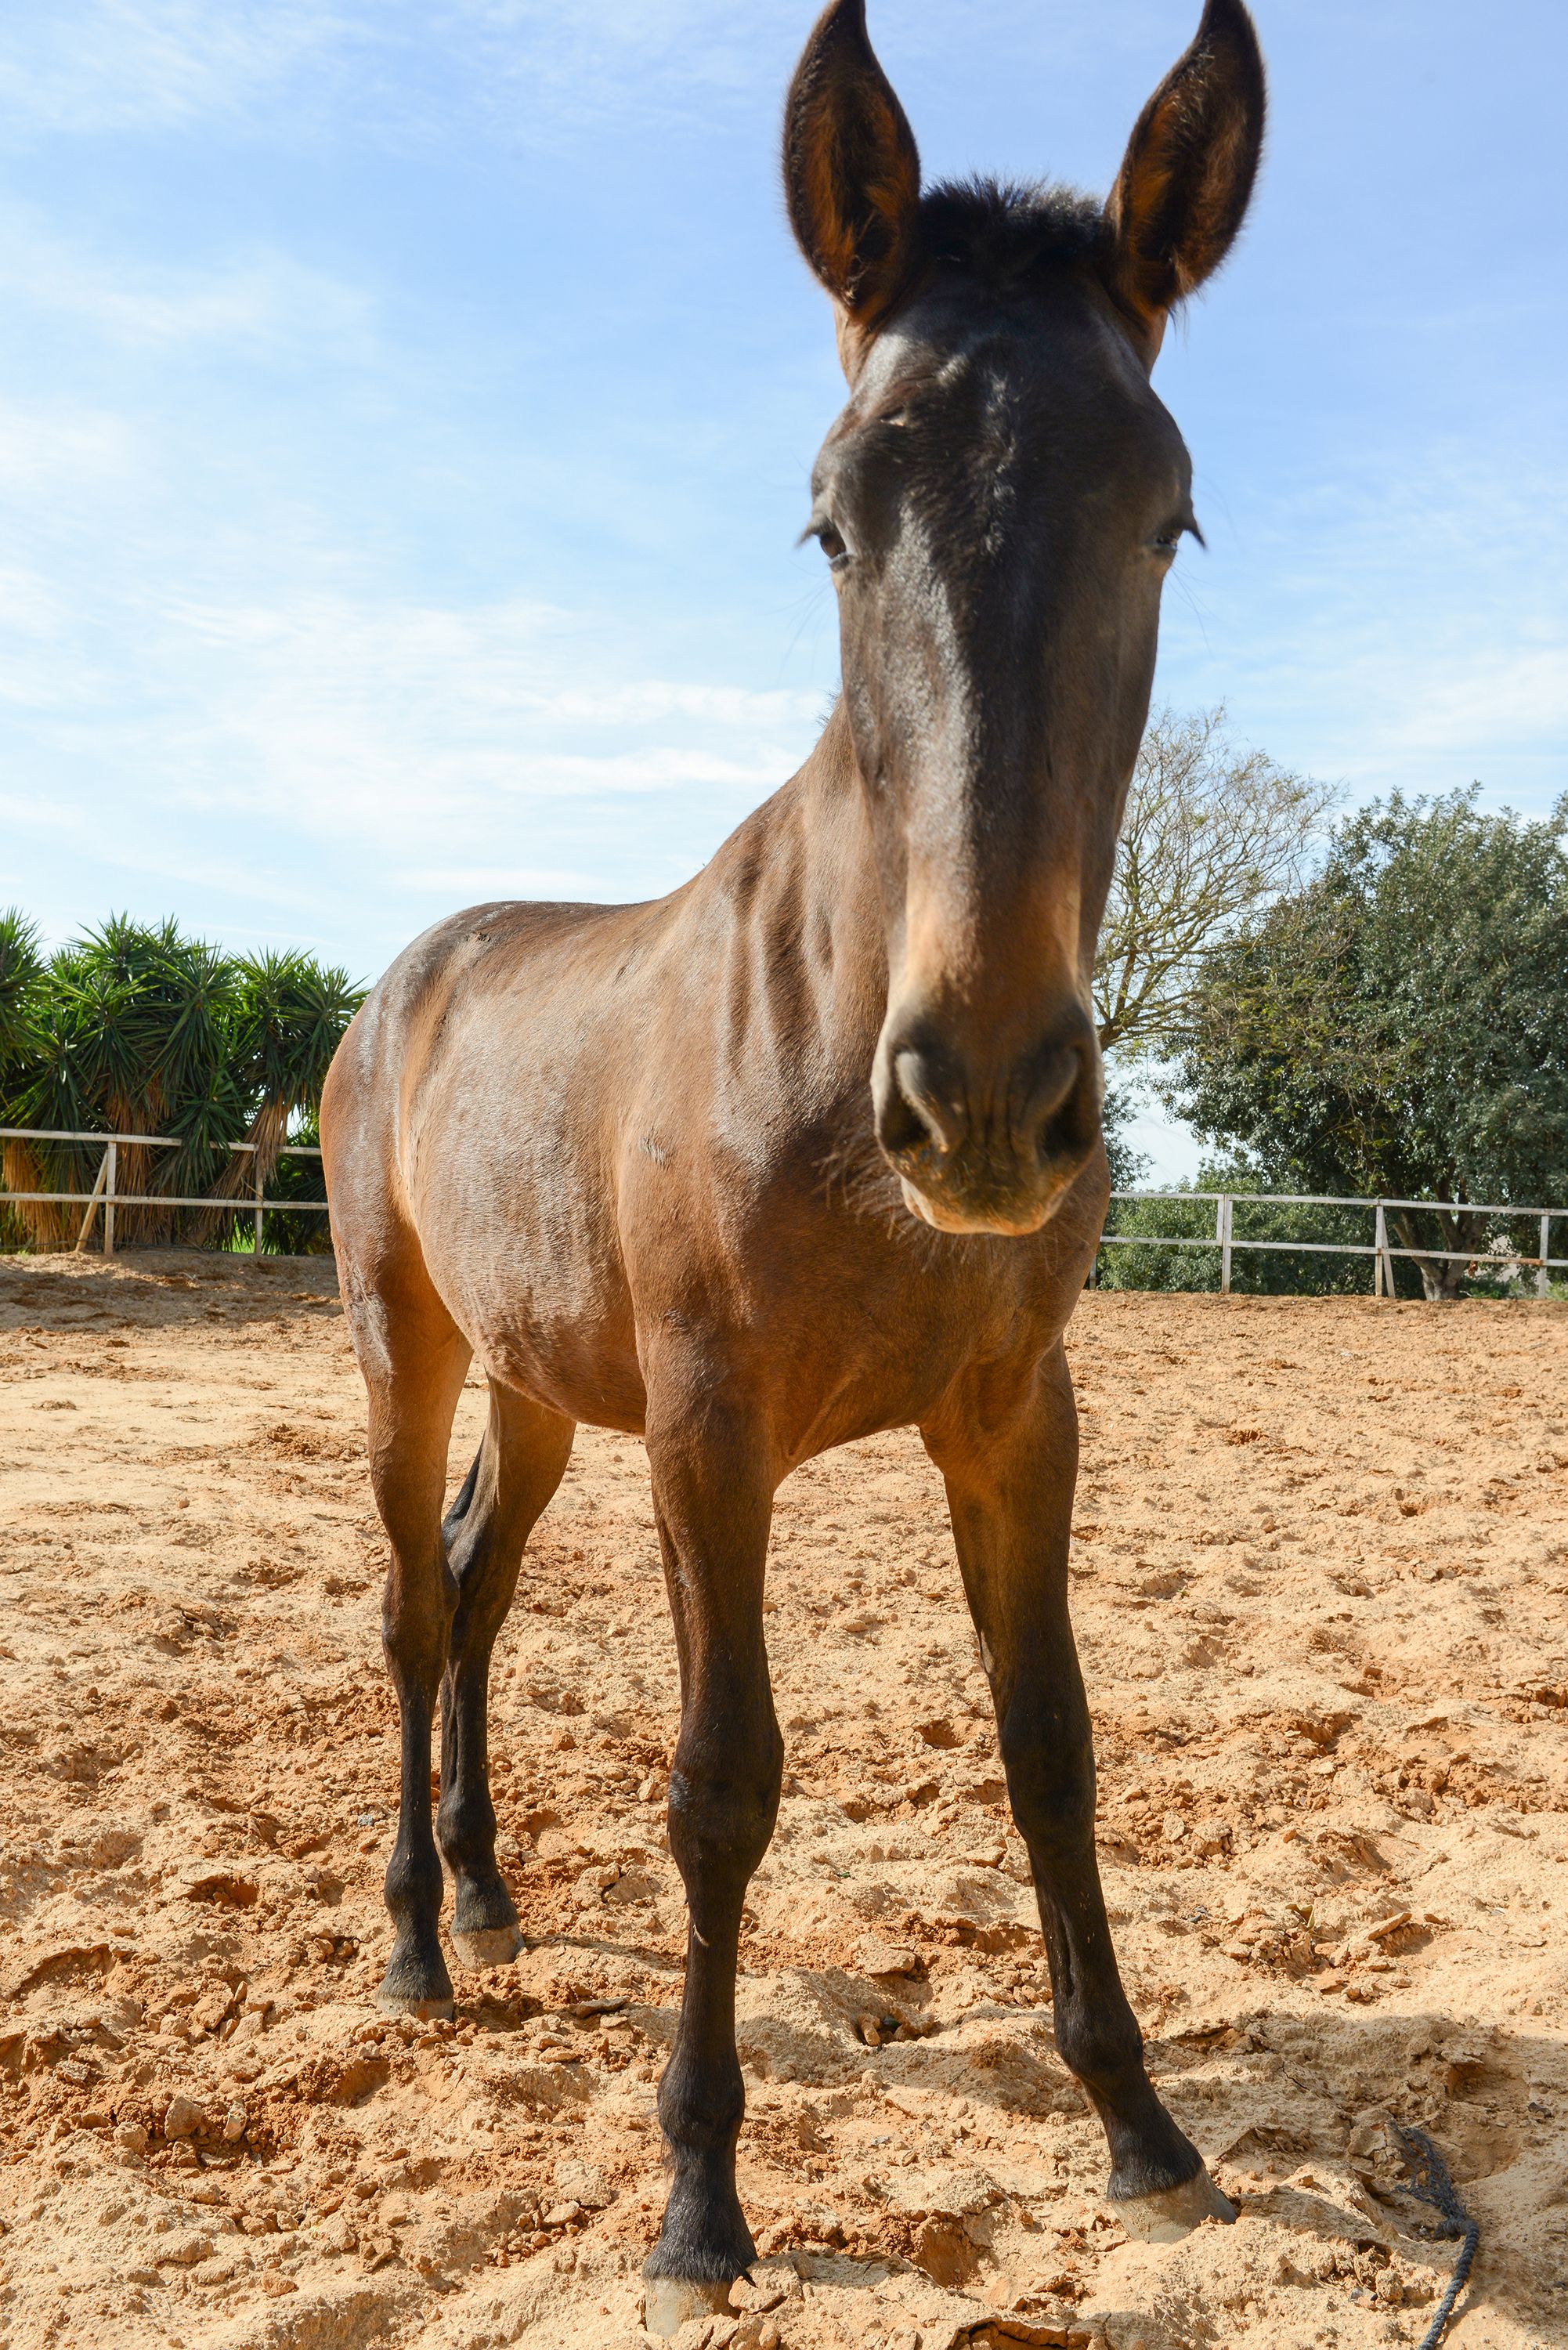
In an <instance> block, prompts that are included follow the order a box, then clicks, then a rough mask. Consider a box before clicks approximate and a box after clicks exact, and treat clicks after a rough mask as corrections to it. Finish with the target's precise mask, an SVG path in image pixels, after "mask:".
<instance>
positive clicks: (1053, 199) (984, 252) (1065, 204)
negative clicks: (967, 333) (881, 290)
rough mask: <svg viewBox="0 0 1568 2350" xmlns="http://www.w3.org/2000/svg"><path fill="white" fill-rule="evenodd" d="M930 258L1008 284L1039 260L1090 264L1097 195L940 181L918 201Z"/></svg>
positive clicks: (1097, 233)
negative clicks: (954, 263)
mask: <svg viewBox="0 0 1568 2350" xmlns="http://www.w3.org/2000/svg"><path fill="white" fill-rule="evenodd" d="M919 234H920V243H921V246H922V248H923V250H924V253H925V255H926V258H927V260H928V261H932V262H936V261H953V262H957V263H958V264H959V265H960V266H961V267H963V268H966V269H971V270H972V271H974V273H975V274H976V275H977V276H980V277H981V278H983V279H985V280H986V281H987V282H988V283H990V284H992V285H997V286H1006V285H1010V284H1012V282H1013V281H1014V280H1015V279H1017V278H1020V277H1023V276H1026V275H1027V274H1028V273H1029V272H1030V271H1031V270H1033V269H1035V268H1037V267H1038V266H1039V265H1041V264H1042V263H1043V262H1056V263H1068V264H1071V263H1074V262H1080V261H1088V260H1091V259H1092V258H1093V257H1094V255H1095V254H1096V252H1097V251H1098V249H1099V246H1100V244H1101V241H1102V239H1103V237H1104V234H1105V212H1104V208H1103V206H1102V205H1101V203H1100V201H1099V199H1098V197H1097V196H1085V195H1084V194H1083V193H1082V192H1080V191H1079V190H1078V189H1076V188H1067V187H1063V186H1061V185H1060V184H1058V183H1056V182H1051V181H1027V182H1020V181H1012V180H981V179H974V180H940V181H939V182H937V184H936V186H935V187H933V188H929V189H928V190H927V191H926V192H925V193H924V194H923V195H922V196H921V198H920V214H919Z"/></svg>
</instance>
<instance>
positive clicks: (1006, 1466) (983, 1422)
mask: <svg viewBox="0 0 1568 2350" xmlns="http://www.w3.org/2000/svg"><path fill="white" fill-rule="evenodd" d="M996 1376H997V1375H995V1374H994V1373H993V1374H992V1375H991V1378H992V1380H994V1379H995V1378H996ZM981 1384H982V1383H981V1381H980V1380H978V1379H977V1382H976V1387H975V1392H974V1393H973V1394H970V1395H965V1396H963V1397H962V1398H961V1399H955V1402H954V1405H953V1406H952V1408H950V1410H949V1411H948V1412H947V1413H946V1414H944V1419H943V1422H942V1425H941V1426H940V1428H939V1427H933V1428H931V1429H929V1430H925V1431H923V1433H924V1434H925V1436H926V1441H927V1444H928V1447H929V1451H930V1452H931V1455H932V1458H933V1459H934V1460H935V1461H936V1462H937V1465H938V1466H939V1468H940V1469H941V1471H942V1472H943V1474H944V1477H945V1479H946V1481H947V1489H948V1501H949V1506H950V1510H951V1513H952V1524H953V1534H954V1538H955V1541H956V1543H957V1546H958V1555H959V1564H960V1566H961V1570H962V1573H963V1580H964V1589H965V1593H966V1596H967V1597H968V1600H969V1605H970V1610H971V1615H972V1617H973V1618H974V1624H975V1629H976V1631H977V1632H978V1634H979V1636H980V1648H981V1660H982V1662H983V1664H984V1667H985V1671H986V1675H987V1678H988V1679H989V1680H990V1682H991V1690H992V1702H993V1703H994V1705H995V1708H996V1721H997V1730H998V1733H999V1738H1000V1742H1001V1747H1002V1763H1003V1767H1004V1769H1005V1771H1006V1774H1007V1789H1008V1796H1009V1800H1010V1802H1011V1804H1012V1816H1013V1818H1014V1819H1015V1821H1016V1822H1017V1824H1018V1829H1019V1833H1020V1835H1022V1836H1023V1841H1024V1844H1025V1845H1026V1846H1027V1847H1028V1852H1029V1861H1030V1866H1031V1869H1032V1870H1033V1877H1034V1885H1035V1890H1036V1893H1037V1895H1038V1898H1039V1904H1040V1918H1041V1923H1042V1925H1043V1927H1044V1933H1045V1945H1046V1951H1047V1956H1048V1958H1049V1961H1050V1967H1051V1981H1052V1987H1053V1993H1054V2023H1055V2035H1056V2045H1057V2048H1058V2050H1059V2051H1060V2053H1061V2055H1062V2057H1063V2060H1064V2063H1065V2064H1067V2065H1068V2066H1069V2067H1070V2068H1071V2070H1072V2071H1073V2072H1074V2073H1075V2074H1076V2075H1077V2077H1078V2079H1079V2081H1080V2082H1081V2083H1082V2085H1083V2086H1084V2089H1085V2092H1086V2094H1087V2095H1088V2097H1089V2099H1090V2101H1091V2103H1092V2104H1093V2106H1094V2107H1095V2109H1096V2113H1097V2114H1098V2115H1099V2117H1100V2120H1101V2122H1102V2123H1103V2125H1104V2126H1105V2131H1106V2140H1107V2142H1108V2145H1109V2147H1110V2154H1111V2176H1110V2183H1109V2188H1108V2190H1107V2191H1108V2194H1109V2197H1110V2199H1111V2201H1112V2203H1113V2205H1114V2207H1115V2209H1116V2214H1117V2217H1118V2218H1119V2219H1121V2220H1122V2221H1123V2224H1124V2225H1125V2226H1126V2228H1127V2231H1128V2233H1129V2234H1134V2235H1138V2236H1144V2237H1147V2238H1150V2239H1152V2240H1156V2241H1159V2240H1166V2239H1172V2238H1175V2237H1177V2236H1181V2235H1185V2234H1186V2233H1187V2232H1188V2231H1189V2229H1191V2228H1193V2227H1196V2226H1197V2224H1198V2223H1199V2220H1204V2219H1208V2218H1211V2217H1212V2218H1217V2219H1233V2218H1234V2217H1235V2213H1234V2211H1233V2210H1231V2206H1230V2204H1229V2203H1227V2202H1226V2200H1225V2199H1224V2197H1223V2196H1221V2195H1220V2192H1219V2190H1218V2189H1216V2188H1215V2187H1214V2186H1213V2185H1212V2183H1211V2182H1210V2178H1209V2174H1208V2172H1207V2171H1206V2170H1205V2169H1204V2167H1203V2161H1202V2158H1201V2156H1200V2155H1199V2152H1198V2149H1197V2147H1195V2146H1193V2145H1192V2143H1191V2141H1190V2140H1189V2138H1187V2137H1184V2136H1183V2134H1182V2132H1181V2131H1180V2130H1179V2128H1178V2127H1177V2126H1176V2124H1175V2122H1174V2121H1172V2119H1171V2117H1170V2116H1169V2115H1168V2113H1167V2112H1166V2109H1165V2107H1164V2106H1162V2105H1161V2103H1160V2101H1159V2099H1158V2097H1157V2096H1156V2095H1155V2093H1154V2090H1153V2088H1152V2086H1151V2085H1150V2083H1149V2078H1148V2074H1147V2071H1146V2069H1145V2065H1144V2055H1143V2037H1142V2034H1141V2033H1140V2032H1139V2030H1138V2026H1137V2018H1136V2017H1135V2016H1134V2014H1133V2012H1132V2009H1131V2007H1130V2006H1129V2005H1128V2003H1127V1994H1126V1992H1125V1991H1123V1989H1122V1983H1121V1977H1120V1975H1119V1973H1118V1971H1117V1969H1116V1953H1115V1951H1114V1950H1113V1949H1112V1947H1111V1936H1110V1928H1109V1925H1108V1922H1107V1920H1106V1906H1105V1898H1104V1896H1103V1894H1102V1892H1101V1889H1100V1877H1099V1869H1098V1866H1097V1865H1096V1858H1095V1758H1094V1745H1093V1737H1092V1732H1091V1729H1090V1723H1089V1711H1088V1703H1087V1700H1086V1699H1085V1694H1084V1683H1083V1677H1082V1675H1081V1673H1080V1671H1079V1669H1078V1656H1077V1649H1076V1647H1075V1643H1074V1639H1073V1627H1072V1624H1071V1622H1070V1620H1069V1617H1068V1607H1067V1546H1068V1540H1069V1535H1070V1530H1071V1519H1072V1510H1073V1489H1074V1485H1075V1481H1076V1475H1077V1455H1078V1430H1077V1413H1076V1410H1075V1406H1074V1401H1073V1388H1072V1382H1071V1379H1070V1378H1069V1377H1068V1373H1067V1367H1066V1363H1065V1360H1064V1357H1063V1355H1062V1353H1061V1350H1060V1348H1058V1349H1057V1350H1056V1352H1055V1354H1054V1356H1053V1357H1050V1358H1048V1359H1047V1361H1046V1362H1045V1363H1044V1365H1042V1366H1041V1367H1040V1368H1039V1370H1038V1372H1037V1373H1035V1374H1034V1375H1033V1377H1032V1378H1030V1379H1029V1381H1028V1383H1027V1386H1026V1388H1024V1390H1023V1393H1022V1394H1014V1395H1009V1394H1007V1393H1006V1392H1005V1391H1000V1392H997V1391H993V1392H981Z"/></svg>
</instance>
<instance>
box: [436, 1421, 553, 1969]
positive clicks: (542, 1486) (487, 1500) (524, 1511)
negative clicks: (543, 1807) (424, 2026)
mask: <svg viewBox="0 0 1568 2350" xmlns="http://www.w3.org/2000/svg"><path fill="white" fill-rule="evenodd" d="M573 1433H574V1430H573V1425H572V1422H571V1421H569V1420H563V1419H559V1418H558V1417H557V1416H556V1414H555V1413H553V1412H552V1413H545V1412H541V1411H540V1410H538V1409H537V1408H536V1407H535V1406H533V1405H529V1404H524V1403H523V1402H522V1401H521V1399H518V1398H516V1397H514V1396H507V1395H505V1394H503V1395H501V1396H500V1397H498V1398H493V1399H492V1407H491V1423H490V1427H489V1429H488V1430H487V1432H486V1435H485V1440H484V1442H483V1445H482V1446H481V1448H480V1451H479V1454H478V1457H477V1458H476V1460H475V1461H474V1464H473V1467H472V1469H471V1470H470V1471H469V1474H468V1477H467V1480H466V1481H465V1482H464V1485H463V1488H462V1492H461V1493H460V1494H459V1496H458V1498H457V1501H456V1502H455V1503H453V1505H452V1510H451V1511H450V1513H448V1516H447V1520H446V1523H445V1525H444V1527H443V1528H442V1534H443V1537H444V1540H445V1544H446V1555H447V1564H448V1567H449V1570H450V1572H451V1573H452V1576H453V1577H454V1579H455V1581H456V1584H457V1590H458V1601H457V1613H456V1616H455V1617H454V1618H453V1621H452V1640H451V1646H450V1651H449V1657H448V1662H447V1669H446V1674H445V1678H444V1679H443V1680H442V1683H441V1808H440V1810H439V1812H438V1814H437V1815H436V1834H437V1836H438V1838H439V1840H440V1844H441V1852H442V1854H443V1856H444V1857H445V1860H446V1864H447V1866H448V1867H449V1868H450V1870H451V1871H452V1878H453V1883H454V1888H455V1906H454V1908H453V1912H452V1943H453V1946H454V1947H455V1949H456V1950H457V1954H458V1956H459V1958H460V1959H462V1960H463V1962H464V1963H465V1964H466V1965H469V1966H504V1965H505V1964H507V1963H508V1962H509V1961H510V1960H513V1959H514V1958H515V1957H516V1955H517V1953H518V1951H519V1950H520V1949H521V1948H522V1941H523V1938H522V1934H521V1931H520V1930H519V1927H518V1919H517V1909H516V1905H515V1903H514V1900H513V1898H512V1896H511V1894H510V1892H509V1891H508V1890H507V1887H506V1884H505V1880H504V1878H503V1877H502V1875H501V1872H500V1869H499V1868H498V1867H497V1866H496V1862H495V1807H494V1804H493V1802H492V1800H491V1794H490V1760H489V1679H490V1659H491V1654H492V1652H493V1648H494V1645H495V1640H496V1637H497V1635H498V1633H499V1632H500V1629H501V1627H502V1625H503V1623H504V1621H505V1618H506V1614H507V1610H508V1609H509V1608H510V1607H511V1605H512V1601H513V1596H514V1593H515V1591H516V1587H517V1572H518V1566H519V1563H520V1561H521V1558H522V1554H523V1548H524V1544H525V1542H526V1541H527V1538H528V1535H529V1534H530V1533H531V1531H532V1530H533V1526H534V1523H535V1520H536V1519H537V1518H538V1516H539V1515H540V1513H541V1512H542V1511H543V1510H544V1508H545V1504H546V1503H548V1501H549V1499H550V1496H551V1494H552V1493H553V1492H555V1490H556V1485H557V1484H558V1483H559V1482H560V1479H561V1474H562V1471H564V1470H565V1468H566V1461H567V1458H568V1456H569V1454H570V1451H571V1446H572V1437H573Z"/></svg>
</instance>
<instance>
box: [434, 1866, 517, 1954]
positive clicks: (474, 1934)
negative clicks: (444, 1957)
mask: <svg viewBox="0 0 1568 2350" xmlns="http://www.w3.org/2000/svg"><path fill="white" fill-rule="evenodd" d="M452 1949H453V1950H455V1951H456V1952H457V1955H458V1957H459V1958H460V1959H461V1960H462V1963H463V1965H464V1966H465V1967H509V1966H510V1965H511V1963H512V1961H513V1960H514V1959H515V1958H516V1957H517V1956H518V1955H519V1953H520V1952H521V1950H522V1949H523V1931H522V1928H521V1927H520V1925H519V1924H518V1919H517V1905H516V1903H515V1902H514V1900H513V1898H512V1896H511V1894H510V1893H508V1891H507V1890H506V1887H505V1885H504V1882H503V1880H502V1878H501V1877H500V1876H499V1875H498V1874H497V1872H496V1871H495V1869H494V1868H493V1867H492V1868H491V1869H489V1870H488V1871H486V1872H483V1873H482V1872H479V1871H475V1872H474V1874H473V1875H472V1876H469V1875H467V1874H464V1875H462V1876H460V1877H459V1878H458V1880H457V1900H456V1903H455V1905H454V1907H453V1909H452Z"/></svg>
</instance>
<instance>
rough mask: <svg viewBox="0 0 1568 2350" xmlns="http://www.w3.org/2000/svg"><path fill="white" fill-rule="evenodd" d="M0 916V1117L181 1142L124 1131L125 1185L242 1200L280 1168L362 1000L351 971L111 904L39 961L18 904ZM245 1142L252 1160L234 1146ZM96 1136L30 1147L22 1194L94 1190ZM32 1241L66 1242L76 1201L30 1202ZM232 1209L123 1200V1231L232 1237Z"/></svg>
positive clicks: (20, 1171)
mask: <svg viewBox="0 0 1568 2350" xmlns="http://www.w3.org/2000/svg"><path fill="white" fill-rule="evenodd" d="M5 921H6V924H7V925H8V927H6V928H4V929H0V1111H3V1116H0V1122H3V1123H5V1124H15V1125H26V1126H32V1127H38V1128H47V1127H74V1128H84V1129H89V1130H92V1131H96V1132H109V1133H115V1134H124V1135H135V1134H149V1135H169V1136H172V1137H174V1138H175V1139H177V1140H178V1142H179V1144H180V1146H181V1147H180V1148H179V1149H177V1150H151V1149H146V1148H144V1147H142V1146H140V1145H138V1144H135V1143H130V1144H122V1145H121V1147H120V1150H119V1164H118V1170H117V1189H119V1190H120V1191H139V1192H146V1193H151V1194H159V1193H162V1194H167V1195H168V1196H169V1197H170V1198H171V1200H172V1199H176V1198H180V1197H186V1198H190V1197H192V1196H196V1195H210V1196H212V1197H213V1198H215V1199H219V1200H223V1201H230V1200H238V1199H240V1198H241V1197H243V1196H244V1194H246V1193H247V1192H249V1191H251V1190H252V1189H253V1186H254V1181H255V1177H256V1174H257V1172H258V1170H259V1172H260V1175H261V1178H262V1180H263V1182H264V1184H265V1182H266V1181H267V1180H269V1179H270V1178H271V1177H272V1175H273V1173H274V1170H275V1167H276V1164H277V1157H278V1152H279V1150H280V1149H281V1148H282V1146H283V1144H284V1143H285V1141H286V1139H287V1136H288V1131H289V1126H290V1121H291V1120H293V1119H295V1118H297V1117H298V1116H299V1115H300V1114H301V1113H302V1112H305V1111H306V1110H308V1109H309V1108H311V1107H314V1104H315V1102H316V1099H317V1097H318V1096H319V1093H320V1090H321V1085H322V1081H323V1079H324V1078H325V1076H326V1074H327V1066H328V1065H329V1064H330V1062H331V1058H332V1055H333V1052H334V1051H335V1050H336V1048H337V1040H338V1038H339V1037H340V1036H341V1035H342V1033H343V1030H344V1029H345V1027H346V1026H347V1025H348V1021H349V1020H350V1019H351V1018H352V1016H353V1014H354V1012H355V1011H356V1009H357V1008H358V1003H359V1001H360V997H359V994H358V993H357V992H356V991H355V989H354V988H353V987H352V986H351V985H350V984H349V982H348V974H347V973H346V972H343V971H341V970H337V969H330V970H323V969H322V968H321V967H320V966H319V965H318V964H317V963H316V962H314V960H313V959H312V958H311V957H310V956H308V955H305V954H300V953H297V952H291V953H286V954H264V955H257V956H249V957H242V958H239V959H234V958H231V957H229V956H227V955H225V954H223V952H222V951H220V950H219V949H217V948H215V947H213V946H210V945H208V944H207V943H205V942H204V941H201V940H194V939H187V938H183V937H182V935H181V933H180V931H179V929H178V927H177V926H176V924H175V923H173V922H172V921H168V922H162V923H159V924H155V925H147V924H141V923H137V922H133V921H131V920H130V919H129V917H127V916H124V915H117V916H115V917H113V918H112V919H111V920H109V921H108V922H106V923H104V924H103V926H102V927H101V929H99V930H97V931H88V934H87V935H86V936H85V937H84V938H82V939H79V940H78V941H75V942H73V944H71V945H70V946H67V947H64V948H62V949H61V950H60V951H59V952H58V953H57V954H56V955H54V956H53V957H52V958H51V959H50V961H49V962H47V964H43V963H40V962H39V960H38V957H37V953H36V933H35V932H34V931H32V929H31V926H30V925H28V924H27V923H26V922H25V921H24V920H22V918H21V917H20V916H10V917H6V918H5ZM238 1140H251V1141H254V1142H255V1143H256V1144H257V1145H258V1153H259V1156H258V1157H257V1158H255V1159H253V1157H252V1155H251V1154H249V1153H245V1154H240V1153H236V1152H234V1151H233V1150H231V1149H229V1147H228V1146H229V1145H230V1143H232V1142H234V1141H238ZM99 1156H100V1154H99V1152H98V1151H96V1150H95V1149H92V1148H91V1146H88V1145H75V1144H69V1143H55V1144H49V1143H39V1144H25V1143H24V1144H21V1145H18V1146H16V1147H15V1155H14V1157H12V1158H8V1159H7V1163H6V1180H7V1182H8V1183H9V1185H10V1187H11V1189H12V1190H14V1191H22V1190H40V1191H74V1192H87V1191H90V1190H91V1189H92V1185H93V1182H94V1180H95V1179H96V1176H97V1173H98V1169H99ZM15 1212H16V1214H17V1215H18V1216H20V1217H21V1218H22V1219H23V1220H24V1222H25V1223H26V1229H27V1230H28V1232H30V1234H31V1235H32V1238H33V1241H34V1244H35V1246H37V1247H44V1248H47V1247H61V1246H67V1245H69V1244H70V1243H71V1242H72V1241H73V1240H74V1239H75V1237H76V1233H77V1232H78V1230H79V1229H80V1216H81V1211H79V1210H78V1209H77V1208H75V1207H63V1208H60V1207H56V1208H51V1207H47V1206H43V1205H36V1204H35V1205H31V1206H27V1205H23V1206H21V1207H18V1208H17V1209H16V1211H15ZM233 1230H234V1211H233V1210H232V1209H228V1208H225V1209H224V1210H223V1211H220V1212H213V1211H210V1210H206V1209H181V1208H175V1207H172V1206H171V1207H170V1208H167V1209H161V1208H140V1209H124V1210H122V1211H120V1222H119V1234H120V1236H121V1237H122V1238H123V1239H124V1240H125V1241H127V1242H131V1243H135V1242H140V1243H167V1242H170V1241H176V1240H180V1241H187V1242H195V1243H205V1244H207V1245H209V1246H211V1245H219V1244H222V1243H223V1242H224V1241H225V1240H226V1239H227V1238H229V1236H230V1235H231V1234H232V1232H233Z"/></svg>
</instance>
